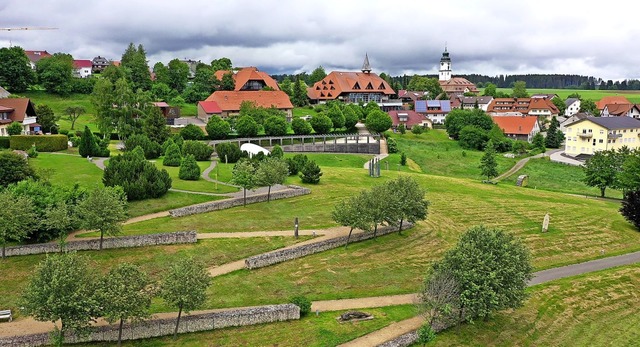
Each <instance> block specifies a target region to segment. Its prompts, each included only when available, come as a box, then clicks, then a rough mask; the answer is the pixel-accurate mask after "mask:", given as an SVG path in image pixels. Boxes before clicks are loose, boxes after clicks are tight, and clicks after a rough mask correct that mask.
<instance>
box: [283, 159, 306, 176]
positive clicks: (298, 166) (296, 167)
mask: <svg viewBox="0 0 640 347" xmlns="http://www.w3.org/2000/svg"><path fill="white" fill-rule="evenodd" d="M285 161H286V162H287V165H289V176H293V175H297V174H298V172H300V170H302V168H303V167H304V165H305V164H306V163H307V161H309V158H307V156H306V155H304V154H296V155H294V156H293V157H292V158H287V159H285Z"/></svg>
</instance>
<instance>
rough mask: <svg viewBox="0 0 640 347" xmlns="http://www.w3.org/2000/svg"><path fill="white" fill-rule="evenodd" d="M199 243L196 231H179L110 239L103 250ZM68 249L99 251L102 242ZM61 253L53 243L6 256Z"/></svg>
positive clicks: (77, 243) (17, 248)
mask: <svg viewBox="0 0 640 347" xmlns="http://www.w3.org/2000/svg"><path fill="white" fill-rule="evenodd" d="M196 242H198V238H197V234H196V232H195V231H178V232H173V233H161V234H150V235H136V236H122V237H108V238H105V239H104V241H103V242H102V248H103V249H109V248H129V247H144V246H156V245H172V244H179V243H196ZM66 249H67V250H69V251H86V250H98V249H100V240H99V239H91V240H80V241H71V242H68V243H67V245H66ZM59 251H60V246H59V245H58V243H57V242H52V243H38V244H33V245H21V246H12V247H7V249H6V256H7V257H10V256H15V255H28V254H42V253H55V252H59Z"/></svg>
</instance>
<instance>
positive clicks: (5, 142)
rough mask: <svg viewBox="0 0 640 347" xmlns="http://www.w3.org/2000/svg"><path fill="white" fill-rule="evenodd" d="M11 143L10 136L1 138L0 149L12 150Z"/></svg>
mask: <svg viewBox="0 0 640 347" xmlns="http://www.w3.org/2000/svg"><path fill="white" fill-rule="evenodd" d="M10 147H11V141H10V137H9V136H0V148H10Z"/></svg>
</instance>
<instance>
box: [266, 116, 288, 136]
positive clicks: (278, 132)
mask: <svg viewBox="0 0 640 347" xmlns="http://www.w3.org/2000/svg"><path fill="white" fill-rule="evenodd" d="M264 133H265V135H267V136H283V135H286V134H287V120H286V119H284V118H282V117H279V116H271V117H269V118H267V120H265V121H264Z"/></svg>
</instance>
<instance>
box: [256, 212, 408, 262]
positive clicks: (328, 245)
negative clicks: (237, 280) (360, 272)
mask: <svg viewBox="0 0 640 347" xmlns="http://www.w3.org/2000/svg"><path fill="white" fill-rule="evenodd" d="M412 226H413V225H412V224H411V223H408V222H405V223H404V224H403V226H402V228H403V230H404V229H408V228H411V227H412ZM397 230H398V229H397V228H395V227H389V226H387V227H380V228H378V233H377V235H378V236H382V235H386V234H390V233H392V232H395V231H397ZM371 238H373V233H372V232H365V233H358V234H355V235H351V239H350V240H349V243H351V242H358V241H363V240H368V239H371ZM346 243H347V236H342V237H336V238H333V239H329V240H326V241H321V242H316V243H311V244H307V245H301V246H298V247H293V248H289V249H282V250H279V251H274V252H270V253H264V254H260V255H256V256H253V257H250V258H247V259H246V260H245V261H244V264H245V267H246V268H247V269H257V268H261V267H265V266H269V265H273V264H277V263H281V262H284V261H288V260H292V259H297V258H301V257H304V256H307V255H311V254H314V253H319V252H323V251H326V250H329V249H333V248H337V247H340V246H344V245H345V244H346Z"/></svg>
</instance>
